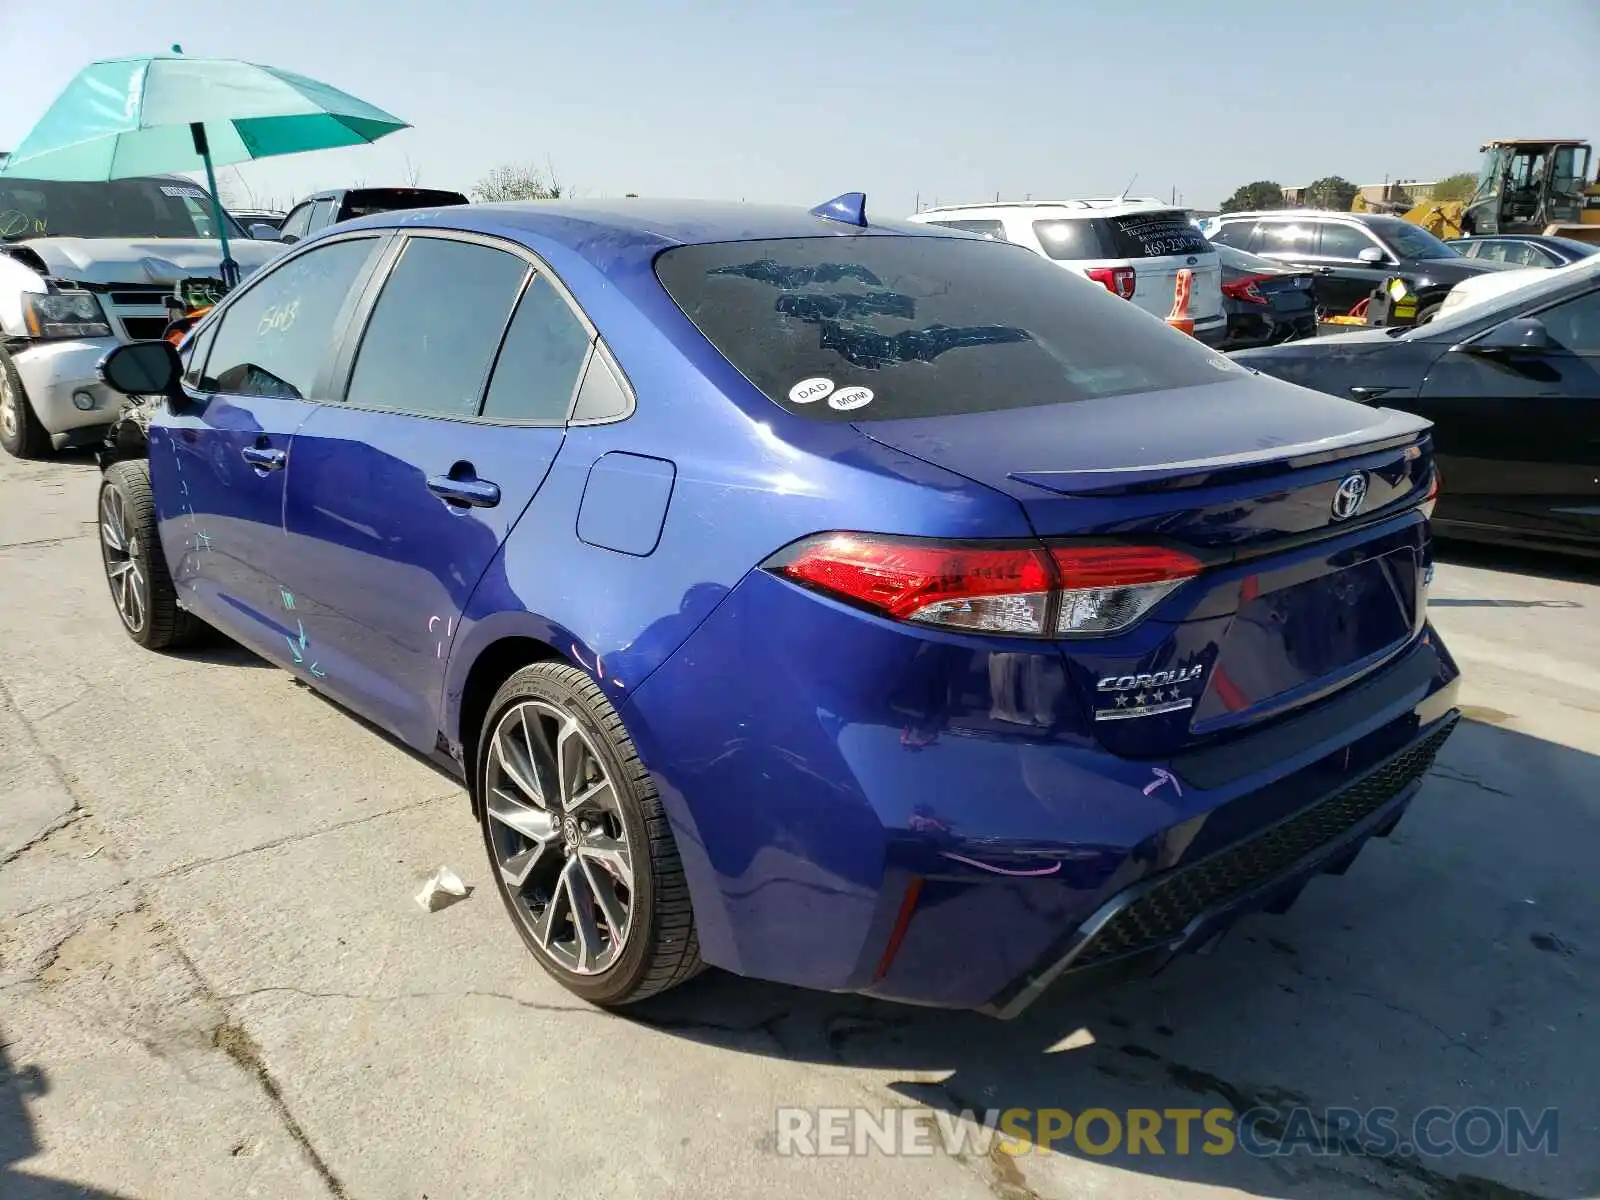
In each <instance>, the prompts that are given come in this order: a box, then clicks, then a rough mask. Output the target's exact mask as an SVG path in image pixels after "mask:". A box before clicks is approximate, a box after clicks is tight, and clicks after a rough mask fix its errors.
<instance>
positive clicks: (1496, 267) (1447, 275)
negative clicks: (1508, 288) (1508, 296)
mask: <svg viewBox="0 0 1600 1200" xmlns="http://www.w3.org/2000/svg"><path fill="white" fill-rule="evenodd" d="M1408 265H1409V267H1410V269H1411V270H1412V271H1415V272H1419V273H1421V274H1424V275H1427V276H1429V277H1430V278H1432V279H1437V280H1439V281H1440V282H1441V283H1448V282H1453V281H1457V280H1462V279H1474V278H1476V277H1477V276H1479V275H1490V274H1497V273H1499V272H1501V271H1515V270H1518V269H1519V268H1518V267H1516V266H1514V265H1513V264H1511V263H1503V262H1489V261H1488V260H1486V259H1478V258H1419V259H1417V260H1415V261H1414V262H1412V263H1410V264H1408ZM1402 269H1405V268H1402Z"/></svg>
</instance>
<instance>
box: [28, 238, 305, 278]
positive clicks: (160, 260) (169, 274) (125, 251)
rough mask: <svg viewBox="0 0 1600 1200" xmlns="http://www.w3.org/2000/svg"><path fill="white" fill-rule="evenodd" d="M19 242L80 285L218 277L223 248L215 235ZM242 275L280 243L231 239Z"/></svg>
mask: <svg viewBox="0 0 1600 1200" xmlns="http://www.w3.org/2000/svg"><path fill="white" fill-rule="evenodd" d="M18 245H20V246H22V247H24V248H26V249H27V250H29V251H32V252H33V253H34V254H36V255H38V256H39V258H40V259H42V260H43V261H44V264H45V266H46V267H47V268H49V271H50V274H52V275H54V276H56V277H57V278H59V279H68V280H71V281H73V282H75V283H155V284H175V283H177V282H178V280H180V279H191V278H195V277H205V276H215V275H216V274H217V273H218V271H219V269H220V264H221V261H222V248H221V246H220V244H219V243H218V242H216V241H215V240H213V239H211V238H69V237H41V238H29V239H28V240H27V241H25V242H21V243H18ZM228 248H229V249H230V250H231V251H232V252H233V259H234V261H235V262H237V263H238V264H239V270H240V272H241V274H243V275H249V274H250V273H251V272H252V271H254V270H255V269H256V268H257V267H259V266H261V265H262V264H263V263H265V262H267V261H268V260H270V259H272V258H273V257H275V256H276V255H279V254H282V253H283V251H284V250H285V249H286V247H284V246H283V245H281V244H279V243H277V242H256V241H250V240H248V239H244V240H241V239H233V240H231V241H230V242H229V243H228Z"/></svg>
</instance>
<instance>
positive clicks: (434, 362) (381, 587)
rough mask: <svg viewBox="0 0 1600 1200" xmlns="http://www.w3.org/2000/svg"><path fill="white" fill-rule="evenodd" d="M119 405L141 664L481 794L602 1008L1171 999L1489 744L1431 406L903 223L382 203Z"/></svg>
mask: <svg viewBox="0 0 1600 1200" xmlns="http://www.w3.org/2000/svg"><path fill="white" fill-rule="evenodd" d="M102 372H103V374H104V376H105V377H106V379H107V381H108V382H109V383H110V384H112V386H114V387H116V388H118V389H119V390H121V391H123V392H125V393H128V394H129V395H131V396H136V397H143V399H140V400H136V401H135V402H134V403H133V404H132V405H131V406H130V409H129V412H128V414H127V415H126V416H125V417H124V419H123V420H122V421H121V422H120V423H119V425H118V426H117V428H116V429H115V431H114V435H113V438H112V440H111V442H110V443H109V444H108V447H107V449H106V451H105V453H104V455H103V458H102V466H103V467H104V482H103V485H102V487H101V491H100V499H99V520H100V527H101V531H102V535H103V536H102V541H103V550H104V561H105V568H106V573H107V578H108V581H109V583H110V588H111V594H112V597H113V599H114V600H115V602H116V606H117V611H118V612H119V613H120V615H121V619H122V621H123V623H124V625H125V626H126V628H127V631H128V632H129V634H131V635H132V636H133V638H134V639H135V640H136V641H137V642H139V643H140V644H142V645H144V646H147V647H149V648H151V649H161V648H165V647H173V646H177V645H179V644H181V643H183V642H184V641H186V640H188V639H190V638H192V637H194V636H195V635H196V634H197V633H198V632H200V631H201V630H202V629H203V628H204V627H207V626H210V627H215V628H216V629H219V630H221V631H223V632H224V633H226V634H227V635H228V636H230V637H232V638H234V639H237V640H238V641H239V642H241V643H243V644H244V645H246V646H248V647H250V648H251V649H253V650H255V651H256V652H258V653H259V654H261V655H264V656H265V657H267V658H268V659H270V660H272V661H273V662H275V663H277V664H279V665H280V666H282V667H284V668H285V669H287V670H289V671H292V672H293V673H294V674H295V675H297V676H298V677H299V678H301V679H302V680H303V681H304V682H305V683H306V684H308V685H309V686H311V687H313V688H315V689H317V690H318V691H320V692H322V693H324V694H325V695H327V696H328V697H330V698H331V699H333V700H335V701H337V702H338V703H339V704H341V705H342V706H344V707H346V708H347V709H349V710H351V711H352V712H354V713H357V714H360V715H361V716H363V717H365V718H368V719H369V720H371V721H373V722H375V723H377V724H378V725H380V726H382V727H383V728H384V729H386V730H388V731H389V732H390V733H391V734H392V735H393V736H394V737H395V738H396V739H398V740H399V741H401V742H402V743H404V744H406V745H408V746H410V747H413V748H415V749H416V750H418V751H420V752H422V753H424V754H428V755H431V756H432V757H433V758H434V759H435V760H437V761H438V762H439V763H440V764H442V765H444V766H446V767H448V768H449V769H451V770H453V771H455V772H456V773H458V774H459V775H460V776H461V777H462V778H463V779H464V780H465V782H466V783H467V785H468V788H469V791H470V795H471V800H472V806H473V809H474V812H475V814H476V816H477V818H478V820H479V821H480V822H481V825H482V831H483V839H484V843H485V846H486V848H487V851H488V855H489V858H490V860H491V863H492V867H493V873H494V876H495V878H496V879H497V881H498V885H499V889H500V891H501V893H502V896H503V898H504V901H505V904H506V907H507V909H508V910H509V912H510V914H511V917H512V919H513V922H514V923H515V926H516V928H517V930H518V932H519V933H520V934H521V936H522V938H523V940H524V941H525V942H526V944H527V946H528V947H529V949H530V951H531V952H532V954H533V956H534V957H535V958H536V959H537V960H538V962H539V964H540V965H541V966H542V967H544V968H545V969H546V970H547V971H548V972H549V973H550V974H551V975H553V976H554V977H555V978H556V979H557V980H558V981H559V982H560V983H561V984H563V985H564V986H565V987H567V988H569V989H570V990H571V991H573V992H574V993H576V994H577V995H579V996H582V997H584V998H586V999H588V1000H590V1001H592V1002H595V1003H597V1004H603V1005H619V1004H624V1003H627V1002H629V1001H633V1000H637V999H640V998H643V997H645V996H648V995H651V994H653V993H657V992H660V991H662V990H664V989H666V988H668V987H671V986H672V985H674V984H676V983H678V982H680V981H682V980H684V979H686V978H688V977H689V976H691V975H692V974H694V973H695V972H696V971H697V970H698V969H699V968H700V967H701V966H702V965H704V964H713V965H716V966H719V967H723V968H726V969H727V970H730V971H734V972H738V973H740V974H745V975H751V976H757V977H760V978H763V979H769V980H778V981H782V982H786V983H790V984H796V985H801V986H805V987H811V988H826V989H834V990H845V991H858V992H865V993H869V994H872V995H876V996H882V997H888V998H894V999H899V1000H905V1001H912V1002H917V1003H923V1004H933V1005H945V1006H956V1007H970V1008H979V1009H983V1010H985V1011H988V1012H992V1013H996V1014H999V1015H1002V1016H1009V1015H1012V1014H1014V1013H1016V1012H1018V1011H1020V1010H1021V1009H1022V1008H1023V1007H1025V1006H1026V1005H1027V1004H1028V1003H1029V1002H1030V1001H1032V1000H1033V999H1034V998H1035V997H1036V996H1038V995H1039V994H1040V993H1041V992H1042V991H1043V990H1045V989H1046V988H1047V987H1049V986H1051V985H1052V984H1053V983H1054V982H1055V981H1057V980H1060V981H1061V983H1062V986H1067V984H1068V981H1069V980H1071V981H1075V982H1076V983H1078V984H1084V983H1088V982H1090V981H1095V980H1104V979H1107V978H1111V977H1120V976H1123V975H1126V974H1129V973H1133V972H1142V971H1147V970H1150V969H1154V968H1155V967H1158V966H1159V965H1161V964H1162V963H1164V962H1165V961H1166V960H1167V959H1168V958H1169V957H1170V956H1171V955H1172V954H1174V953H1176V952H1178V951H1181V950H1184V949H1189V948H1196V947H1201V946H1204V945H1206V944H1208V943H1209V942H1210V941H1212V940H1213V939H1214V938H1215V937H1216V936H1217V935H1218V934H1219V933H1220V932H1221V931H1222V930H1223V929H1224V928H1225V927H1226V926H1227V925H1228V923H1229V922H1230V921H1231V920H1232V919H1233V918H1234V917H1236V916H1237V915H1238V914H1239V913H1241V912H1245V911H1249V910H1254V909H1268V910H1274V911H1281V909H1282V908H1283V907H1285V906H1286V905H1288V904H1289V903H1290V902H1292V900H1293V899H1294V897H1295V896H1296V895H1297V894H1298V892H1299V891H1300V890H1301V888H1303V887H1304V886H1305V884H1306V882H1307V881H1308V880H1309V879H1310V878H1311V877H1313V876H1314V875H1316V874H1318V873H1319V872H1334V873H1339V872H1342V871H1343V870H1344V869H1345V868H1346V867H1347V866H1348V865H1349V864H1350V862H1351V861H1352V859H1353V858H1354V857H1355V855H1356V853H1357V852H1358V850H1359V849H1360V848H1361V847H1362V845H1363V844H1364V843H1365V842H1366V841H1367V839H1368V838H1369V837H1371V836H1373V835H1382V834H1385V833H1387V832H1388V831H1389V830H1390V829H1391V828H1393V827H1394V825H1395V823H1396V822H1397V821H1398V820H1399V819H1400V816H1401V813H1402V811H1403V810H1404V809H1405V807H1406V806H1407V805H1408V803H1409V802H1410V801H1411V799H1412V796H1413V794H1414V793H1415V791H1416V789H1417V787H1418V785H1419V783H1420V782H1421V780H1422V778H1423V776H1424V774H1425V773H1426V772H1427V770H1428V768H1429V765H1430V764H1431V762H1432V761H1433V758H1434V755H1435V753H1436V752H1437V751H1438V750H1439V747H1440V745H1441V744H1442V743H1443V741H1444V740H1445V738H1446V737H1447V736H1448V734H1449V733H1450V730H1451V729H1452V727H1453V726H1454V724H1455V722H1456V721H1457V719H1458V712H1457V710H1456V708H1455V692H1456V681H1457V674H1458V672H1457V669H1456V667H1455V665H1454V664H1453V662H1452V661H1451V658H1450V656H1449V654H1448V653H1447V652H1446V650H1445V648H1444V646H1443V645H1442V644H1441V643H1440V641H1439V638H1438V636H1437V635H1436V634H1435V633H1434V632H1433V631H1432V629H1431V628H1430V626H1429V624H1428V621H1427V615H1426V610H1427V601H1426V588H1427V581H1428V579H1429V576H1430V574H1431V570H1432V567H1431V550H1430V535H1429V516H1430V513H1431V510H1432V506H1433V503H1434V497H1435V492H1436V486H1437V485H1436V481H1435V476H1434V468H1433V455H1432V450H1431V448H1430V444H1429V435H1428V425H1427V422H1425V421H1423V420H1420V419H1418V418H1416V417H1412V416H1407V415H1404V414H1401V413H1396V412H1390V411H1386V410H1383V409H1379V408H1373V407H1369V406H1363V405H1359V404H1354V403H1350V402H1347V401H1345V400H1341V399H1337V398H1334V397H1331V396H1326V395H1322V394H1319V393H1315V392H1312V391H1309V390H1306V389H1302V388H1299V387H1296V386H1294V385H1291V384H1287V383H1283V382H1281V381H1278V380H1274V379H1270V378H1267V377H1264V376H1261V375H1257V374H1256V373H1254V372H1252V371H1250V370H1247V369H1245V368H1243V367H1240V366H1237V365H1235V364H1233V363H1231V362H1230V361H1229V360H1228V359H1226V358H1224V357H1222V356H1220V355H1217V354H1215V353H1213V352H1211V351H1209V350H1207V349H1206V347H1204V346H1203V345H1200V344H1199V343H1197V342H1195V341H1194V340H1193V339H1191V338H1188V337H1186V336H1184V335H1182V334H1180V333H1177V332H1174V331H1173V330H1171V329H1169V328H1167V327H1166V326H1165V325H1164V324H1163V323H1162V322H1161V321H1160V320H1158V319H1156V318H1154V317H1151V316H1149V315H1148V314H1146V313H1144V312H1142V311H1140V310H1139V309H1138V308H1136V307H1134V306H1133V305H1130V304H1128V303H1126V302H1124V301H1122V300H1120V299H1118V298H1117V297H1115V296H1112V295H1110V294H1109V293H1108V292H1107V291H1106V290H1105V289H1104V288H1102V287H1099V286H1098V285H1095V284H1092V283H1088V282H1085V281H1082V280H1079V279H1076V278H1075V277H1073V276H1070V275H1067V274H1064V273H1063V272H1061V271H1059V270H1058V269H1056V268H1055V266H1054V265H1053V264H1051V263H1050V262H1048V261H1047V260H1045V259H1041V258H1039V257H1038V256H1036V255H1033V254H1030V253H1028V252H1027V251H1026V250H1023V249H1021V248H1019V247H1016V246H1012V245H1008V244H1005V243H1000V242H994V241H990V240H987V239H984V238H980V237H977V236H974V235H968V234H964V233H960V232H956V231H950V230H941V229H937V228H934V227H930V226H920V225H911V224H906V223H901V222H898V221H881V222H880V221H878V220H876V219H870V220H869V219H868V217H867V215H866V212H865V201H864V199H863V198H862V197H861V196H860V195H859V194H851V195H848V196H844V197H840V198H838V199H837V200H835V201H830V202H828V203H826V204H823V205H819V206H818V207H817V208H816V209H812V210H809V211H808V210H806V209H804V208H795V209H788V208H776V207H774V208H767V207H756V206H743V205H721V204H709V203H670V204H669V203H654V202H649V201H643V200H622V201H618V202H614V203H605V202H594V203H587V202H577V203H574V202H561V203H536V204H528V205H473V206H469V207H457V208H445V209H438V210H431V211H421V212H406V213H389V214H383V215H381V216H377V217H372V218H367V219H364V220H359V221H355V222H352V223H348V224H344V225H341V226H337V227H335V228H334V229H331V230H329V231H328V232H327V233H326V234H324V235H321V236H318V237H315V238H312V239H310V240H308V241H305V242H303V243H301V244H300V245H298V246H296V247H294V248H293V249H292V250H291V251H290V252H288V253H287V254H285V255H284V256H283V257H281V258H279V259H276V260H274V262H273V263H272V264H270V265H269V266H267V267H265V268H263V269H262V270H261V271H260V272H258V273H257V274H256V275H254V276H253V277H252V278H251V279H250V280H248V281H247V282H246V283H245V284H244V285H243V286H242V287H240V288H239V289H237V290H236V291H234V292H233V293H232V294H231V295H229V296H228V297H227V298H226V299H225V301H224V302H223V303H222V304H220V305H219V306H218V307H217V308H216V309H215V310H213V311H212V312H211V314H210V315H209V316H208V317H207V318H206V319H205V320H204V321H203V322H202V323H201V324H199V325H198V326H197V327H196V328H195V330H194V331H193V332H192V333H191V335H190V336H189V337H188V338H187V340H186V341H185V343H184V345H183V347H182V349H181V351H174V350H173V348H172V347H171V346H169V345H167V344H166V343H135V344H132V345H128V346H124V347H121V348H119V349H117V350H115V351H113V352H112V354H111V355H109V356H108V358H107V360H106V362H105V363H104V364H103V366H102Z"/></svg>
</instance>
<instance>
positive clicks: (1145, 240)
mask: <svg viewBox="0 0 1600 1200" xmlns="http://www.w3.org/2000/svg"><path fill="white" fill-rule="evenodd" d="M1108 224H1109V225H1110V227H1111V240H1112V243H1113V244H1114V245H1115V246H1116V249H1117V257H1118V258H1163V257H1165V256H1166V255H1169V254H1207V253H1210V251H1211V243H1210V242H1208V241H1206V235H1205V234H1203V233H1201V232H1200V230H1199V229H1198V228H1196V227H1195V225H1194V223H1193V222H1191V221H1190V220H1189V214H1188V213H1186V212H1143V213H1134V214H1133V215H1131V216H1126V217H1112V218H1111V220H1110V221H1109V222H1108Z"/></svg>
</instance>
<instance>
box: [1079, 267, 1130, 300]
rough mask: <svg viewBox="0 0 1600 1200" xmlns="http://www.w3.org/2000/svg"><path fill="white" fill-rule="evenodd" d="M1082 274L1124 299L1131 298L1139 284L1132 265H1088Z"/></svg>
mask: <svg viewBox="0 0 1600 1200" xmlns="http://www.w3.org/2000/svg"><path fill="white" fill-rule="evenodd" d="M1084 274H1085V275H1087V276H1088V277H1089V278H1090V279H1092V280H1094V281H1095V282H1096V283H1098V284H1103V285H1104V286H1105V289H1106V291H1108V292H1110V293H1111V294H1112V295H1113V296H1121V297H1122V298H1123V299H1124V300H1132V299H1133V293H1134V289H1135V288H1137V287H1138V286H1139V273H1138V272H1137V271H1135V270H1134V269H1133V268H1132V267H1090V268H1089V269H1088V270H1087V271H1085V272H1084Z"/></svg>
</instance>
